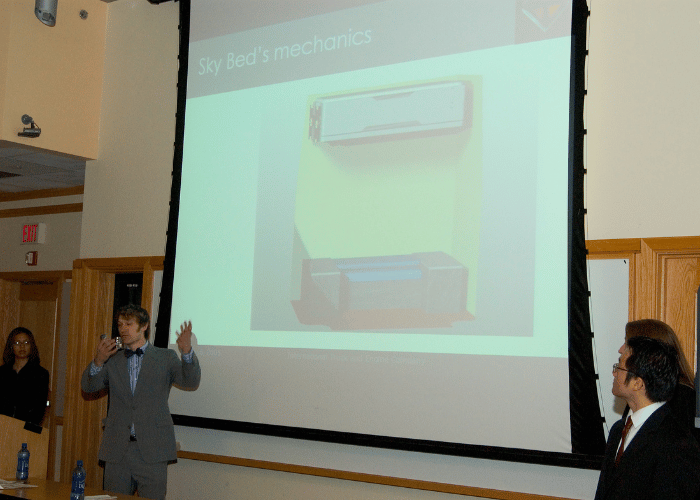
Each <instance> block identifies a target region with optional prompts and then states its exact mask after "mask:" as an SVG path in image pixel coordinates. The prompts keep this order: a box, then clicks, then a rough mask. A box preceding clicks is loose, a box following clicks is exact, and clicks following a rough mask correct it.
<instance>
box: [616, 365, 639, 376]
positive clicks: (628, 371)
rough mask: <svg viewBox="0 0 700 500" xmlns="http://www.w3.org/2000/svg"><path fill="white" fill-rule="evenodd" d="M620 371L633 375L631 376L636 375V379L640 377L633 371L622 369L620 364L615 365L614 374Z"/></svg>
mask: <svg viewBox="0 0 700 500" xmlns="http://www.w3.org/2000/svg"><path fill="white" fill-rule="evenodd" d="M618 370H621V371H623V372H627V373H631V374H632V375H634V376H635V377H637V376H638V375H637V374H636V373H634V372H633V371H632V370H628V369H627V368H622V367H621V366H620V363H615V364H613V373H615V372H616V371H618Z"/></svg>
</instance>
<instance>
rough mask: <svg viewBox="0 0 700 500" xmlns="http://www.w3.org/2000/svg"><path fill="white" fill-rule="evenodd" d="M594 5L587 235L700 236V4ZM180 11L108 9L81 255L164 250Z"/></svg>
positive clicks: (575, 484)
mask: <svg viewBox="0 0 700 500" xmlns="http://www.w3.org/2000/svg"><path fill="white" fill-rule="evenodd" d="M591 3H592V5H591V8H592V14H591V25H590V37H589V39H590V61H589V65H588V80H589V94H588V100H587V105H586V126H587V129H588V140H587V168H588V179H587V207H588V214H589V216H588V220H587V224H588V238H589V239H602V238H627V237H635V238H641V237H653V236H683V235H697V234H700V229H699V227H698V219H697V218H696V217H695V212H696V203H697V202H696V200H697V197H696V196H695V193H694V191H695V189H696V186H697V185H698V184H699V182H698V181H700V173H698V169H697V168H694V167H695V166H696V165H695V164H694V162H693V160H694V159H696V158H698V157H700V155H698V153H699V152H700V151H699V150H698V148H700V144H699V142H700V141H698V140H697V138H698V137H700V122H699V120H700V118H699V115H698V109H700V106H698V104H700V103H699V102H698V100H699V99H700V93H698V92H697V88H699V85H698V83H699V82H698V72H699V71H700V68H698V65H697V61H698V60H700V57H699V56H700V54H699V53H698V52H699V51H700V44H698V43H697V35H698V20H699V19H700V15H698V14H700V12H699V9H700V2H697V0H667V1H665V2H659V1H658V0H591ZM177 10H178V4H175V3H165V4H162V5H159V6H153V5H150V4H149V3H148V2H146V1H145V0H119V1H118V2H113V3H111V4H109V14H108V16H109V17H108V40H107V46H106V61H105V88H104V96H105V97H104V99H103V113H102V125H101V127H102V129H101V140H100V155H99V160H98V161H96V162H93V163H91V164H90V165H88V172H87V177H86V188H85V199H84V203H85V206H84V215H83V231H82V239H81V247H80V257H83V258H87V257H124V256H135V255H162V254H163V247H164V244H165V228H166V222H167V215H168V200H169V193H170V171H171V165H172V143H173V137H174V134H173V131H174V118H175V95H176V91H175V70H176V55H177ZM647 37H650V38H649V39H647ZM204 376H207V374H204ZM241 404H245V402H244V401H242V402H241ZM514 411H516V412H517V409H514ZM201 432H202V434H203V435H202V436H200V437H201V439H200V440H199V441H197V442H195V441H192V439H193V436H194V437H196V434H197V433H196V432H194V433H192V432H185V431H184V430H182V429H180V430H179V432H178V435H179V439H180V440H181V441H182V442H183V448H184V449H188V447H190V448H191V447H194V446H195V445H199V446H202V447H205V448H207V447H208V445H207V442H208V441H211V442H216V443H218V446H224V447H228V450H229V451H230V454H232V455H237V456H243V455H244V454H246V453H251V454H264V453H267V451H269V450H268V449H277V448H284V447H286V446H287V445H290V443H287V442H285V441H284V440H275V439H272V438H256V437H250V436H227V437H225V438H223V439H220V438H222V436H217V435H214V434H212V433H209V432H207V431H201ZM291 446H292V448H291V451H289V452H288V453H289V454H290V460H291V461H293V460H294V456H293V453H294V447H295V446H298V447H302V448H305V449H306V450H307V451H308V450H309V449H310V450H311V455H315V456H317V457H318V458H319V460H324V459H325V457H329V456H330V457H332V458H333V461H332V463H333V464H335V463H336V462H337V463H338V464H340V465H338V466H341V465H342V466H345V465H347V467H348V468H351V467H362V466H363V464H367V463H370V464H382V465H381V467H378V469H381V470H377V472H376V473H382V471H387V473H388V474H390V475H391V474H393V475H398V476H400V475H402V474H405V475H412V474H415V475H422V476H427V478H428V479H430V480H434V481H441V480H443V479H444V480H446V481H453V480H455V479H454V478H458V480H459V481H462V482H463V483H464V484H468V485H471V486H480V487H488V488H494V489H506V490H508V489H511V490H517V491H526V492H532V493H541V494H546V495H555V496H560V497H566V498H581V499H590V498H593V495H594V491H595V484H596V481H597V473H596V472H595V471H579V470H574V469H562V468H549V467H541V466H531V465H525V464H512V463H503V462H491V461H484V460H475V459H466V458H455V457H442V456H431V455H421V454H410V453H406V452H391V451H386V450H373V449H365V448H363V449H359V450H358V449H355V448H353V447H341V446H338V445H324V444H319V443H304V442H297V443H292V444H291ZM285 449H286V448H285ZM286 453H287V452H286ZM327 463H331V462H327ZM343 464H344V465H343ZM169 490H170V493H169V495H168V498H169V499H170V500H177V499H183V500H184V499H190V498H195V497H198V496H201V495H202V493H203V492H206V496H207V498H212V499H219V498H220V499H225V498H231V497H234V496H235V497H243V498H251V499H274V498H286V499H289V498H304V499H321V498H323V499H327V498H334V499H340V500H343V499H351V498H353V499H354V498H369V499H373V498H382V499H399V498H417V499H418V498H419V499H426V500H427V499H430V500H432V499H434V498H440V499H446V500H447V499H451V498H452V497H453V495H440V494H435V493H429V492H422V491H408V490H403V489H399V488H391V487H382V486H376V485H369V484H362V483H349V482H346V481H341V480H334V479H320V478H314V477H308V476H301V475H295V474H286V473H279V472H270V471H261V470H256V469H246V468H241V467H233V466H225V465H215V464H205V463H199V462H193V461H188V460H182V461H180V462H179V463H178V464H177V465H174V466H172V467H171V468H170V474H169ZM455 498H456V497H455ZM460 498H464V497H460Z"/></svg>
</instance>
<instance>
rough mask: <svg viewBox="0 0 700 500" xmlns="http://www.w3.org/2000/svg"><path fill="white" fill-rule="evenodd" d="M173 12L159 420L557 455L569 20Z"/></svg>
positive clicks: (479, 6) (322, 7)
mask: <svg viewBox="0 0 700 500" xmlns="http://www.w3.org/2000/svg"><path fill="white" fill-rule="evenodd" d="M187 7H189V9H190V12H189V19H186V20H185V25H186V26H188V27H189V44H188V45H185V49H184V50H186V51H187V52H186V54H185V55H186V56H187V57H182V56H183V54H181V59H182V60H183V61H184V62H186V63H187V65H186V69H187V75H186V100H185V101H184V106H182V108H181V109H183V108H184V115H181V116H179V118H178V120H179V122H180V124H181V126H182V132H183V138H182V144H181V148H182V149H181V151H182V159H181V165H177V164H176V171H177V170H178V169H179V168H181V170H180V171H178V172H177V174H178V175H181V177H179V178H177V177H176V182H175V184H174V188H173V191H174V196H173V199H174V203H173V208H171V229H170V231H169V235H168V251H167V254H166V260H170V261H171V262H172V269H170V270H169V269H168V267H167V266H166V271H165V275H164V290H168V289H169V283H171V284H172V297H171V301H169V300H163V299H162V302H161V304H165V306H164V307H166V308H167V309H169V313H170V316H169V318H170V319H169V325H165V327H166V328H169V330H170V331H171V332H173V331H175V330H176V329H177V328H178V326H179V325H180V324H181V323H182V322H183V321H186V320H191V321H192V323H193V330H194V332H195V336H196V346H195V351H196V353H197V356H198V358H199V360H200V362H201V365H202V372H203V376H202V384H201V386H200V388H199V389H198V390H197V391H195V392H184V391H173V393H172V394H171V398H170V406H171V411H172V413H173V414H174V415H175V418H176V423H179V424H180V425H201V426H205V427H206V426H213V427H216V428H221V429H232V430H233V429H235V430H239V431H240V430H244V431H245V430H246V429H249V430H250V432H271V433H275V432H278V433H282V434H285V435H291V436H294V437H300V438H305V439H329V440H335V439H339V440H340V441H342V442H350V443H363V444H364V443H368V444H370V445H372V446H383V445H384V444H386V443H389V444H387V446H392V444H391V443H394V444H395V443H397V442H402V443H409V444H408V445H403V446H408V448H411V447H412V445H411V444H410V443H414V444H417V443H422V444H426V443H427V444H428V445H430V444H431V443H436V444H437V443H439V444H441V445H442V449H443V451H444V450H447V451H446V452H447V453H462V452H463V451H455V450H463V449H467V448H464V447H465V446H466V447H470V446H473V447H485V449H501V448H502V449H512V450H532V451H535V452H538V453H539V452H542V453H555V454H556V453H564V454H568V453H571V452H572V438H571V435H572V429H571V423H570V422H571V418H570V393H569V347H570V345H569V323H570V312H569V305H570V300H569V295H570V278H569V277H570V261H571V245H572V238H571V217H570V215H571V214H570V212H571V210H570V206H571V190H572V189H571V176H572V161H571V115H570V107H571V102H572V87H573V81H572V78H573V77H572V75H573V72H572V66H571V62H572V35H571V26H572V5H571V1H570V0H569V1H563V2H555V3H552V2H543V1H539V0H535V1H527V0H509V1H505V0H498V1H495V0H483V1H459V0H435V1H431V2H425V1H420V0H386V1H374V2H366V1H358V0H355V1H340V2H318V1H316V2H310V1H305V2H295V3H291V2H284V1H283V2H279V3H277V4H275V3H274V2H250V3H245V2H243V3H240V2H223V1H204V0H192V1H191V2H187ZM186 10H188V9H185V11H186ZM186 34H187V33H186ZM185 42H187V37H185ZM181 50H182V49H181ZM183 88H184V86H183ZM176 163H177V162H176ZM166 282H167V283H168V286H166ZM586 307H587V306H586ZM160 316H161V317H168V316H167V315H166V314H164V313H163V312H162V308H161V313H160ZM158 328H159V335H161V334H160V329H161V325H159V327H158ZM157 341H158V340H157ZM170 342H171V344H170V345H171V347H173V348H174V347H175V345H174V335H173V336H172V337H171V339H170ZM438 452H440V451H438Z"/></svg>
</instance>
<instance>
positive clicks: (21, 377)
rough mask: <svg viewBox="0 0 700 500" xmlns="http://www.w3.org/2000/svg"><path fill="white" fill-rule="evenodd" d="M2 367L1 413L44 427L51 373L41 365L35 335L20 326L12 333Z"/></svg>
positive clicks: (0, 376)
mask: <svg viewBox="0 0 700 500" xmlns="http://www.w3.org/2000/svg"><path fill="white" fill-rule="evenodd" d="M2 360H3V365H2V366H0V414H3V415H8V416H10V417H14V418H17V419H20V420H25V421H27V422H31V423H34V424H39V425H40V424H41V421H42V420H43V419H44V413H45V412H46V400H47V397H48V394H49V372H48V371H47V370H46V369H45V368H43V367H41V366H40V365H39V350H38V349H37V347H36V342H35V341H34V335H33V334H32V332H31V331H29V330H28V329H26V328H23V327H18V328H15V329H14V330H12V331H11V332H10V335H9V336H8V337H7V343H6V344H5V350H4V351H3V354H2Z"/></svg>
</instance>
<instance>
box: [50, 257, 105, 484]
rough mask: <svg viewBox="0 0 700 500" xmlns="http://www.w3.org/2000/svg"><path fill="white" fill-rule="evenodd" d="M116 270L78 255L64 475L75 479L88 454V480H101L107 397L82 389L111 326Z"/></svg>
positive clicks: (70, 336) (70, 334) (69, 354)
mask: <svg viewBox="0 0 700 500" xmlns="http://www.w3.org/2000/svg"><path fill="white" fill-rule="evenodd" d="M113 300H114V275H113V274H108V273H105V272H102V271H100V270H96V269H91V268H89V267H87V266H83V264H82V263H81V262H80V261H76V265H75V267H74V269H73V286H72V289H71V307H70V320H69V332H68V346H67V358H68V359H67V369H66V390H65V409H64V417H63V439H62V451H61V470H60V480H61V481H70V473H71V470H72V469H73V467H75V462H76V460H79V459H80V460H83V463H84V466H85V470H86V473H87V480H86V484H87V485H89V486H91V487H100V488H101V486H102V469H101V468H100V467H99V465H98V462H97V451H98V449H99V445H100V439H101V437H102V420H103V418H104V417H105V415H106V413H107V398H106V397H95V396H94V395H86V394H83V392H82V390H81V389H80V378H81V375H82V372H83V370H84V369H85V368H86V367H87V366H88V364H89V363H90V362H91V361H92V359H93V357H94V352H95V348H96V346H97V343H98V341H99V337H100V335H101V334H102V333H105V332H109V331H110V327H111V321H112V318H111V310H112V302H113Z"/></svg>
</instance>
